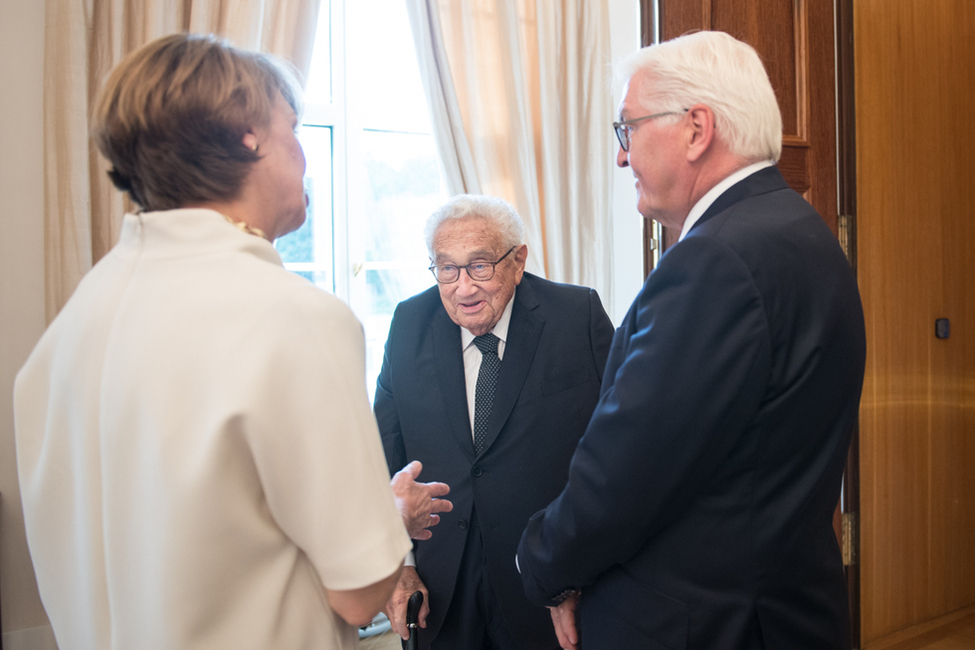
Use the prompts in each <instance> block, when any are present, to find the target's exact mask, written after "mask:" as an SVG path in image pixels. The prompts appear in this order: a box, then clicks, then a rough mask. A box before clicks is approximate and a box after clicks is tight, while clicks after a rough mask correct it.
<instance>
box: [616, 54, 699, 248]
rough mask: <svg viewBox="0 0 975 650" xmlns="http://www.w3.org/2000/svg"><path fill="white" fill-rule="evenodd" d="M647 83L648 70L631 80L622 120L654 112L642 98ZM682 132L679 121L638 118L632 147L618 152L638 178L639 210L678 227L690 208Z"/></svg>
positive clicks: (618, 160)
mask: <svg viewBox="0 0 975 650" xmlns="http://www.w3.org/2000/svg"><path fill="white" fill-rule="evenodd" d="M645 83H652V79H650V78H649V75H648V74H647V73H646V72H638V73H637V74H636V75H634V76H633V78H632V79H630V81H629V83H627V85H626V90H625V93H624V95H623V101H622V102H621V103H620V110H619V114H620V120H621V121H623V120H632V119H636V118H640V117H644V116H646V115H648V114H650V113H652V111H651V110H649V109H647V108H646V107H644V106H643V104H642V103H641V102H640V99H639V95H640V91H641V90H642V88H643V84H645ZM680 134H681V129H680V126H679V124H675V123H673V121H672V120H671V121H668V120H667V119H666V118H664V119H650V120H645V121H642V122H637V123H636V124H634V125H633V126H632V127H630V150H629V151H623V148H622V147H620V148H619V149H618V150H617V154H616V164H617V165H619V166H620V167H629V168H630V169H631V170H632V172H633V177H634V178H635V179H636V193H637V211H638V212H639V213H640V214H642V215H643V216H644V217H646V218H647V219H656V220H657V221H659V222H660V223H662V224H663V225H665V226H669V227H672V228H678V229H679V228H680V227H681V225H683V223H684V218H685V217H686V216H687V211H688V210H689V209H690V206H687V205H686V196H684V189H685V188H684V187H683V186H682V185H681V184H680V183H679V182H678V180H679V178H680V172H681V170H682V169H683V166H682V164H681V163H682V161H683V158H682V153H683V150H682V148H681V139H680V137H679V136H680Z"/></svg>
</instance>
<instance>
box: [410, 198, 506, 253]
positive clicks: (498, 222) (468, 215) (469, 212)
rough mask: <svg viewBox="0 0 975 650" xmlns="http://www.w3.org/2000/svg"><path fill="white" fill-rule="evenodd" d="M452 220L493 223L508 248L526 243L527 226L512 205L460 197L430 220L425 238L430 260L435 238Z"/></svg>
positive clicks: (438, 210) (501, 201)
mask: <svg viewBox="0 0 975 650" xmlns="http://www.w3.org/2000/svg"><path fill="white" fill-rule="evenodd" d="M451 219H483V220H485V221H490V222H492V223H493V224H494V225H495V227H497V229H498V232H499V233H500V234H501V239H502V242H503V243H504V247H505V248H511V247H513V246H519V245H521V244H523V243H524V241H525V226H524V224H523V223H522V221H521V217H520V216H518V212H517V211H516V210H515V208H514V206H512V205H511V204H510V203H508V202H507V201H505V200H504V199H500V198H498V197H496V196H485V195H483V194H458V195H457V196H455V197H453V198H451V199H450V200H449V201H447V202H446V203H444V204H443V205H442V206H440V208H438V209H437V211H436V212H434V213H433V214H431V215H430V217H429V218H428V219H427V225H426V228H424V229H423V236H424V237H425V238H426V242H427V251H429V253H430V258H431V259H433V258H434V256H435V254H434V250H433V238H434V237H435V236H436V234H437V230H439V229H440V226H441V225H443V223H444V222H445V221H448V220H451Z"/></svg>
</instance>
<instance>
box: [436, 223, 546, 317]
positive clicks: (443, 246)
mask: <svg viewBox="0 0 975 650" xmlns="http://www.w3.org/2000/svg"><path fill="white" fill-rule="evenodd" d="M507 251H508V247H506V246H505V243H504V241H503V240H502V238H501V233H500V232H498V229H497V228H496V227H495V226H494V224H492V223H491V222H490V221H487V220H485V219H478V218H476V217H474V218H464V219H451V220H448V221H445V222H444V223H442V224H441V225H440V227H439V228H438V229H437V232H436V234H435V235H434V237H433V253H434V259H433V260H432V261H433V263H434V264H437V265H441V264H453V265H456V266H466V265H468V264H470V263H471V262H496V261H497V260H499V259H501V257H502V256H504V254H505V253H506V252H507ZM526 259H528V247H527V246H525V245H524V244H522V245H521V246H516V247H515V249H514V250H513V251H511V254H510V255H508V256H507V257H505V258H504V259H503V260H501V262H500V263H499V264H498V265H497V266H496V267H495V269H494V277H492V278H491V279H490V280H484V281H476V280H472V279H471V276H470V275H469V274H468V273H467V271H465V270H461V272H460V278H458V280H457V282H452V283H451V284H441V285H439V287H440V299H441V300H443V306H444V308H445V309H446V310H447V314H448V315H449V316H450V320H452V321H454V322H455V323H457V324H458V325H460V326H461V327H466V328H467V329H468V330H470V332H471V333H472V334H473V335H474V336H480V335H482V334H487V333H488V332H490V331H491V330H492V329H493V328H494V326H495V325H497V323H498V321H499V320H501V314H503V313H504V308H505V307H506V306H507V305H508V301H509V300H511V296H512V295H514V292H515V287H516V286H517V285H518V284H519V283H521V278H522V276H523V275H524V273H525V260H526Z"/></svg>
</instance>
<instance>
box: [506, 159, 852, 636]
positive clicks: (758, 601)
mask: <svg viewBox="0 0 975 650" xmlns="http://www.w3.org/2000/svg"><path fill="white" fill-rule="evenodd" d="M865 349H866V348H865V334H864V325H863V313H862V309H861V305H860V298H859V293H858V291H857V286H856V280H855V278H854V276H853V273H852V272H851V269H850V266H849V264H848V263H847V260H846V258H845V257H844V255H843V253H842V251H841V249H840V247H839V245H838V244H837V241H836V238H835V237H834V236H833V235H832V233H831V232H830V230H829V229H828V228H827V227H826V225H825V224H824V223H823V221H822V220H821V219H820V217H819V215H818V214H817V213H816V212H815V211H814V210H813V208H812V207H811V206H810V205H809V204H808V203H806V202H805V201H804V200H803V199H802V198H801V197H800V196H799V195H798V194H796V193H795V192H793V191H792V190H791V189H789V188H788V186H787V185H786V183H785V180H784V179H783V178H782V175H781V174H780V173H779V171H778V169H777V168H775V167H769V168H766V169H762V170H760V171H758V172H756V173H755V174H753V175H751V176H749V177H747V178H746V179H744V180H742V181H741V182H739V183H737V184H735V185H734V186H732V187H731V188H729V189H728V190H727V191H726V192H725V193H723V194H722V195H721V196H720V197H719V198H718V199H717V201H716V202H715V203H714V204H713V205H712V206H711V207H710V208H709V209H708V210H707V211H706V212H705V214H704V216H703V217H702V218H701V220H700V221H699V222H698V223H697V224H695V226H694V227H693V228H692V229H691V230H690V232H689V233H688V235H687V237H685V239H684V240H683V241H681V242H679V243H678V244H676V245H675V246H673V247H672V248H671V249H670V250H668V252H667V253H666V254H665V255H664V256H663V258H662V259H661V261H660V264H659V266H658V268H657V269H656V270H655V271H654V272H653V273H652V274H651V275H650V277H649V278H648V279H647V281H646V283H645V285H644V287H643V289H642V290H641V292H640V294H639V295H638V297H637V298H636V300H635V302H634V303H633V305H632V307H631V308H630V311H629V313H628V314H627V316H626V318H625V321H624V322H623V324H622V326H621V327H620V328H619V329H618V330H617V332H616V336H615V338H614V339H613V347H612V349H611V351H610V357H609V361H608V363H607V367H606V377H605V380H604V382H603V387H602V395H601V398H600V402H599V405H598V406H597V408H596V411H595V412H594V414H593V417H592V421H591V422H590V424H589V427H588V429H587V430H586V433H585V434H584V436H583V438H582V440H581V441H580V443H579V447H578V449H577V451H576V453H575V455H574V456H573V459H572V463H571V467H570V471H569V482H568V484H567V486H566V488H565V490H564V491H563V492H562V494H561V495H559V497H558V498H557V499H555V501H554V502H553V503H551V504H550V505H549V506H548V508H547V509H545V510H544V511H542V512H539V513H538V514H537V515H536V516H534V517H532V519H531V521H530V522H529V525H528V527H527V529H526V531H525V534H524V537H523V539H522V541H521V545H520V546H519V560H520V565H521V570H522V574H523V575H522V577H523V580H524V585H525V589H526V591H527V593H528V595H529V597H530V598H531V599H532V600H533V601H534V602H536V603H538V604H546V603H548V604H551V598H552V597H553V596H554V595H556V594H558V593H560V592H561V591H562V590H563V589H565V588H567V587H578V588H581V589H582V599H581V602H580V612H581V635H582V644H583V646H582V647H583V648H584V649H585V650H597V649H602V648H605V649H607V650H619V649H621V648H627V649H631V648H670V649H673V650H680V649H683V648H715V649H718V648H720V649H722V650H724V649H729V648H789V649H790V650H795V649H801V648H810V649H812V648H816V649H823V648H848V647H849V645H850V639H849V620H848V603H847V595H846V586H845V581H844V576H843V568H842V563H841V558H840V552H839V548H838V545H837V542H836V538H835V535H834V533H833V528H832V516H833V511H834V509H835V507H836V504H837V501H838V498H839V494H840V483H841V476H842V472H843V466H844V463H845V460H846V455H847V450H848V447H849V442H850V433H851V429H852V427H853V426H854V423H855V422H856V419H857V412H858V404H859V398H860V389H861V385H862V381H863V370H864V358H865Z"/></svg>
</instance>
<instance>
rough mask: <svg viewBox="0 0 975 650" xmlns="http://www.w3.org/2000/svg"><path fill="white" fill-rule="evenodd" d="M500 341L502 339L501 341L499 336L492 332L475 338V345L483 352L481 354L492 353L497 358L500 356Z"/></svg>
mask: <svg viewBox="0 0 975 650" xmlns="http://www.w3.org/2000/svg"><path fill="white" fill-rule="evenodd" d="M500 340H501V339H499V338H498V337H497V336H495V335H494V334H492V333H491V332H488V333H487V334H482V335H480V336H475V337H474V345H476V346H477V349H478V350H480V351H481V354H488V353H491V354H493V355H495V356H497V354H498V342H499V341H500Z"/></svg>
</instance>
